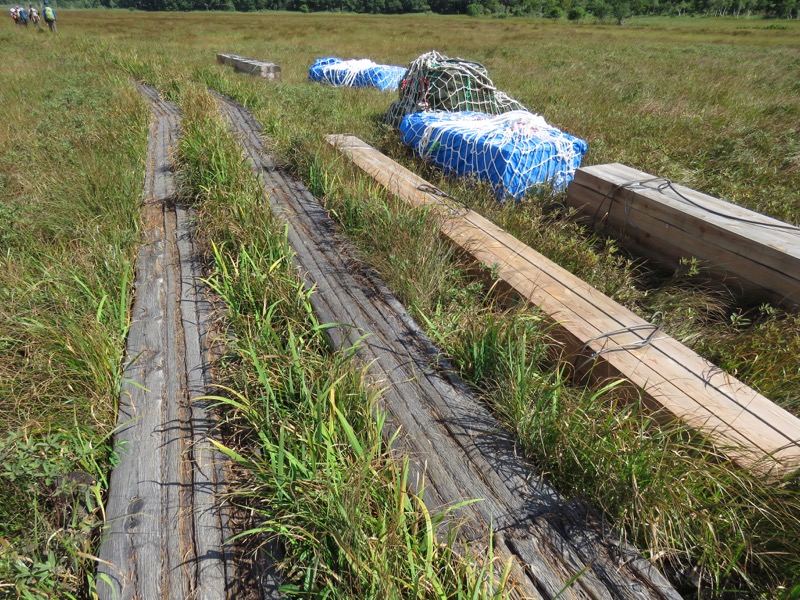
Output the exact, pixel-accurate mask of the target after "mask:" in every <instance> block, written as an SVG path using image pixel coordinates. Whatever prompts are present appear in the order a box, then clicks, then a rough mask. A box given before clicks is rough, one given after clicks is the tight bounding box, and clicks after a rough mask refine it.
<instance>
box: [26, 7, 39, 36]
mask: <svg viewBox="0 0 800 600" xmlns="http://www.w3.org/2000/svg"><path fill="white" fill-rule="evenodd" d="M28 18H29V19H30V21H31V23H33V24H34V25H36V28H37V29H38V30H39V31H41V30H42V20H41V19H40V18H39V11H38V10H36V7H35V6H34V5H33V4H31V5H30V6H29V7H28Z"/></svg>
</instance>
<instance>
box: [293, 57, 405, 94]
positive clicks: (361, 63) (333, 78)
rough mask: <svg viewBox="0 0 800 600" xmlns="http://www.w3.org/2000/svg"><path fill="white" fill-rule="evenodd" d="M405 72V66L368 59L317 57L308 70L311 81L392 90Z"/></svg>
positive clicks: (398, 83)
mask: <svg viewBox="0 0 800 600" xmlns="http://www.w3.org/2000/svg"><path fill="white" fill-rule="evenodd" d="M405 74H406V68H405V67H396V66H393V65H379V64H376V63H374V62H372V61H371V60H369V59H366V58H362V59H357V60H342V59H341V58H336V57H334V56H329V57H327V58H318V59H317V60H315V61H314V64H313V65H311V68H309V70H308V78H309V79H310V80H311V81H318V82H320V83H330V84H331V85H335V86H346V87H376V88H378V89H379V90H382V91H387V90H388V91H394V90H396V89H397V87H398V86H399V85H400V82H401V81H402V80H403V77H404V76H405Z"/></svg>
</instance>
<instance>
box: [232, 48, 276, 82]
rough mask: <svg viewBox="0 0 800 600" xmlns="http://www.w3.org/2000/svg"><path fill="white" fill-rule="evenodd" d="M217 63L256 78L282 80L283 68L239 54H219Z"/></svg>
mask: <svg viewBox="0 0 800 600" xmlns="http://www.w3.org/2000/svg"><path fill="white" fill-rule="evenodd" d="M217 62H218V63H219V64H221V65H227V66H229V67H233V68H234V69H235V70H236V71H239V72H240V73H247V74H248V75H253V76H254V77H261V78H263V79H269V80H270V81H280V80H281V68H280V67H279V66H278V65H275V64H273V63H268V62H263V61H260V60H255V59H252V58H245V57H244V56H239V55H237V54H217Z"/></svg>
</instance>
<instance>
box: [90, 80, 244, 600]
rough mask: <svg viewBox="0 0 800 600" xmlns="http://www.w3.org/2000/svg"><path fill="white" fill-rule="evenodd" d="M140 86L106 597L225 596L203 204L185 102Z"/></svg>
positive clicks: (101, 582) (170, 599) (104, 559)
mask: <svg viewBox="0 0 800 600" xmlns="http://www.w3.org/2000/svg"><path fill="white" fill-rule="evenodd" d="M139 89H140V90H141V92H142V93H143V94H144V96H145V98H146V99H147V100H148V101H149V103H150V107H151V109H152V112H153V123H152V124H151V130H150V140H149V145H148V153H147V156H148V158H147V160H148V163H147V175H146V181H145V189H144V236H145V241H144V243H143V244H142V246H141V248H140V251H139V256H138V258H137V263H136V269H137V275H136V282H135V300H134V305H133V310H132V322H131V327H130V331H129V334H128V340H127V348H126V354H127V357H128V358H127V361H128V364H127V366H126V369H125V373H124V380H123V385H122V392H121V395H120V408H119V418H118V421H117V427H118V430H117V434H116V436H115V443H116V448H117V449H118V451H119V453H120V461H119V464H118V466H117V467H116V468H115V469H114V471H113V473H112V476H111V483H110V489H109V500H108V506H107V508H106V519H107V523H106V527H105V529H104V531H103V535H102V545H101V548H100V552H99V558H100V563H99V577H98V583H97V586H98V596H99V597H100V598H101V599H102V600H127V599H142V600H144V599H146V600H159V599H163V600H175V599H183V598H192V599H197V600H223V599H225V598H228V597H229V594H228V588H229V579H230V574H229V572H228V571H229V568H228V565H227V564H226V556H225V550H224V548H223V540H224V539H225V535H226V532H227V515H226V513H225V511H224V510H223V508H222V507H221V506H220V503H219V502H218V500H217V497H218V494H219V493H220V492H222V491H223V490H224V488H225V465H224V461H223V460H222V458H221V456H220V455H219V454H218V453H217V452H216V451H215V450H214V449H213V447H212V446H211V445H210V443H209V441H208V434H209V430H210V428H211V427H212V425H213V421H212V419H211V417H210V416H209V415H208V414H207V413H206V409H207V404H206V403H203V402H199V401H193V399H194V398H197V397H198V396H202V395H203V394H205V393H207V383H208V369H207V367H208V360H207V358H208V357H207V356H206V354H207V344H206V341H207V340H206V339H205V336H206V326H207V323H208V309H209V307H208V305H207V303H206V302H205V301H204V296H203V294H204V292H203V289H202V284H201V283H200V279H199V275H200V270H199V266H198V265H197V264H196V263H195V259H194V256H195V253H194V249H193V247H192V240H191V236H190V227H189V222H190V219H191V214H190V211H189V210H188V209H186V208H185V207H183V206H181V205H179V204H175V203H174V198H173V196H174V193H175V185H174V180H173V177H172V173H171V169H170V159H171V155H172V152H173V150H174V145H175V141H176V138H177V131H178V112H177V109H176V108H175V107H174V106H173V105H172V104H170V103H168V102H165V101H163V100H161V99H160V98H159V97H158V95H157V93H156V92H155V90H153V89H152V88H149V87H146V86H141V85H140V86H139Z"/></svg>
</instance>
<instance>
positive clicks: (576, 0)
mask: <svg viewBox="0 0 800 600" xmlns="http://www.w3.org/2000/svg"><path fill="white" fill-rule="evenodd" d="M61 4H62V5H69V4H70V3H69V2H67V3H63V2H62V3H61ZM72 4H73V6H76V7H77V6H82V7H86V8H100V7H103V6H105V7H109V8H130V9H136V10H147V11H192V10H231V11H241V12H249V11H258V10H288V11H297V12H324V11H328V12H351V13H370V14H401V13H422V12H433V13H439V14H466V15H470V16H475V17H478V16H483V15H491V16H500V17H503V16H528V17H539V18H550V19H570V20H573V21H580V20H584V19H591V20H595V21H608V22H612V23H617V24H622V23H623V22H624V20H625V19H626V18H628V17H630V16H638V15H653V16H655V15H666V16H692V15H702V16H720V17H724V16H732V17H764V18H772V19H800V0H76V1H75V2H73V3H72Z"/></svg>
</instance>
